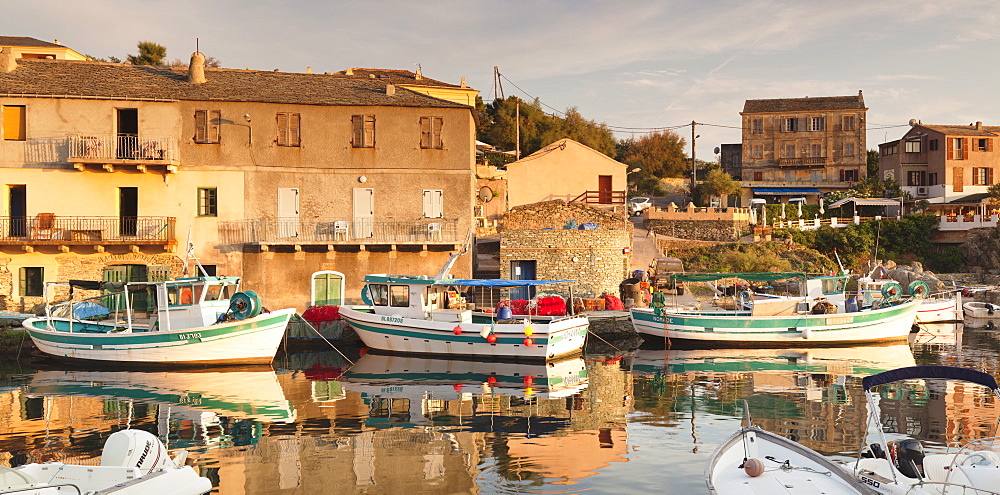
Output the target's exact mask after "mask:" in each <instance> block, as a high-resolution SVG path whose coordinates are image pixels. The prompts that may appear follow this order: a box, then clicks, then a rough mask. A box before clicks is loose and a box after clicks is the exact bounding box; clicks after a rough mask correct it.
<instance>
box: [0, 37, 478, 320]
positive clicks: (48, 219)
mask: <svg viewBox="0 0 1000 495" xmlns="http://www.w3.org/2000/svg"><path fill="white" fill-rule="evenodd" d="M0 113H2V119H3V120H2V122H3V139H2V140H0V170H2V172H0V177H2V179H0V182H2V185H0V187H3V198H2V203H0V207H2V208H3V210H2V213H0V215H2V218H0V309H15V308H16V309H22V308H30V307H31V306H32V305H33V304H35V303H37V302H39V301H40V298H38V297H37V296H38V295H40V287H41V284H42V283H43V282H47V281H56V280H67V279H69V278H80V279H89V278H93V277H97V278H98V279H100V278H101V277H105V278H106V279H107V278H108V277H111V278H116V277H117V278H120V277H130V278H132V279H136V280H143V279H147V278H152V277H167V276H178V275H180V266H181V264H180V263H179V262H178V255H182V254H183V253H184V252H185V251H186V249H184V246H185V245H186V244H187V239H188V238H190V239H191V240H192V244H193V246H194V251H195V252H196V254H197V256H198V257H199V258H200V260H201V263H203V264H204V265H206V266H207V268H208V269H209V271H210V272H211V273H217V274H219V275H236V276H243V277H244V282H245V285H246V287H248V288H252V289H253V290H256V291H257V292H258V293H260V294H261V296H262V298H263V300H264V301H265V304H266V305H267V306H269V307H297V308H299V309H300V310H301V309H303V308H304V307H305V306H306V305H307V304H308V303H309V300H310V296H311V294H310V291H311V288H310V274H312V273H313V272H316V271H318V270H321V269H325V270H333V271H337V272H340V273H341V274H343V276H344V278H345V281H346V285H347V288H346V294H345V297H346V299H347V300H353V299H357V298H358V297H359V295H360V292H359V290H360V281H361V279H362V277H363V276H364V275H365V274H367V273H383V272H391V273H406V274H415V275H433V274H435V273H436V272H437V271H438V270H439V269H440V267H441V266H442V265H443V264H444V262H445V261H446V260H447V258H448V256H449V255H450V254H451V253H452V252H454V251H456V250H459V249H461V248H462V246H463V244H464V243H465V242H466V239H467V235H468V233H469V232H470V231H471V229H472V227H473V225H472V211H473V204H474V194H475V176H474V173H475V168H474V134H475V123H474V117H473V115H472V107H470V106H468V105H464V104H458V103H454V102H451V101H447V100H443V99H439V98H434V97H429V96H426V95H424V94H421V93H418V92H414V91H410V90H406V89H403V88H399V87H397V86H395V85H393V84H392V83H390V82H387V81H385V80H382V79H380V78H377V77H353V76H346V75H335V74H329V73H328V74H311V73H305V74H302V73H281V72H277V71H274V72H269V71H253V70H235V69H213V68H206V67H204V56H203V55H202V54H200V53H196V54H195V55H194V56H192V61H191V66H190V68H189V69H185V68H171V67H160V66H156V67H154V66H132V65H128V64H113V63H103V62H92V61H70V60H34V59H17V58H15V57H13V56H11V54H10V50H9V49H5V53H4V54H3V55H2V56H0ZM470 273H471V260H470V259H469V257H464V258H462V259H460V260H459V261H458V263H457V264H456V265H455V268H454V275H456V276H468V275H469V274H470Z"/></svg>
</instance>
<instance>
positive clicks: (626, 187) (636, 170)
mask: <svg viewBox="0 0 1000 495" xmlns="http://www.w3.org/2000/svg"><path fill="white" fill-rule="evenodd" d="M641 171H642V169H641V168H639V167H636V168H633V169H632V170H629V171H628V173H627V174H625V195H626V196H628V191H629V183H628V176H630V175H632V174H634V173H636V172H641Z"/></svg>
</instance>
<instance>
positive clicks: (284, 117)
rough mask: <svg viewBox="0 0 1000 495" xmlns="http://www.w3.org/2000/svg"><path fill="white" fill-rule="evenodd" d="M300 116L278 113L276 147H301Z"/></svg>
mask: <svg viewBox="0 0 1000 495" xmlns="http://www.w3.org/2000/svg"><path fill="white" fill-rule="evenodd" d="M301 124H302V121H301V116H300V115H299V114H297V113H288V112H278V146H302V135H301Z"/></svg>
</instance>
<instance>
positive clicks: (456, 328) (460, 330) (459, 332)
mask: <svg viewBox="0 0 1000 495" xmlns="http://www.w3.org/2000/svg"><path fill="white" fill-rule="evenodd" d="M452 332H455V335H461V334H462V327H460V326H458V325H455V329H454V330H452Z"/></svg>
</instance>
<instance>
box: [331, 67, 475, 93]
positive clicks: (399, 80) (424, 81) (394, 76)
mask: <svg viewBox="0 0 1000 495" xmlns="http://www.w3.org/2000/svg"><path fill="white" fill-rule="evenodd" d="M350 70H351V72H353V73H354V75H352V76H348V77H358V78H369V79H371V78H372V76H373V75H374V76H375V79H380V80H382V81H389V82H391V83H393V84H409V85H412V86H437V87H442V88H456V89H461V88H462V87H461V86H456V85H454V84H449V83H446V82H443V81H438V80H436V79H430V78H428V77H426V76H423V75H421V76H420V79H417V73H416V72H412V71H408V70H403V69H361V68H355V69H350ZM336 74H337V75H342V76H346V75H347V71H346V70H342V71H340V72H337V73H336ZM464 89H472V88H468V87H467V88H464Z"/></svg>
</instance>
